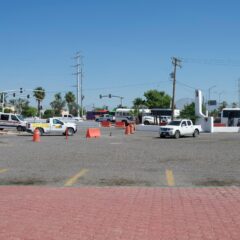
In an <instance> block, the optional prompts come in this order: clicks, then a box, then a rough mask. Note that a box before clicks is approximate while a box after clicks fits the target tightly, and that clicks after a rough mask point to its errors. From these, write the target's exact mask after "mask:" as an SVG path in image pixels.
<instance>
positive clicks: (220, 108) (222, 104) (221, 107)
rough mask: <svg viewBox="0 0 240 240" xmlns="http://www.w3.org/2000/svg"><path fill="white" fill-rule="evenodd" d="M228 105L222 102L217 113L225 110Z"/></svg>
mask: <svg viewBox="0 0 240 240" xmlns="http://www.w3.org/2000/svg"><path fill="white" fill-rule="evenodd" d="M227 105H228V103H227V102H226V101H223V102H222V103H220V105H219V107H218V111H219V112H221V111H222V110H223V108H226V107H227Z"/></svg>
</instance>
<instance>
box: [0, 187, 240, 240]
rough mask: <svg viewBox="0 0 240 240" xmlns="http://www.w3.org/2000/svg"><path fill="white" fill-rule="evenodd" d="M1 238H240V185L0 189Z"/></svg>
mask: <svg viewBox="0 0 240 240" xmlns="http://www.w3.org/2000/svg"><path fill="white" fill-rule="evenodd" d="M0 207H1V209H0V239H1V240H38V239H39V240H50V239H51V240H55V239H56V240H62V239H66V240H75V239H79V240H85V239H88V240H90V239H102V240H115V239H117V240H120V239H122V240H133V239H135V240H141V239H143V240H145V239H149V240H155V239H157V240H164V239H166V240H172V239H180V240H182V239H184V240H185V239H186V240H187V239H189V240H195V239H196V240H197V239H204V240H206V239H216V240H221V239H224V240H228V239H236V240H239V239H240V188H235V187H232V188H231V187H230V188H43V187H0Z"/></svg>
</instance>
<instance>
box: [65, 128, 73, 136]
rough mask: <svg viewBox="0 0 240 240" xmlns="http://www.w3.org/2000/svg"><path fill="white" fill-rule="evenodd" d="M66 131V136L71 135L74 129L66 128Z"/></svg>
mask: <svg viewBox="0 0 240 240" xmlns="http://www.w3.org/2000/svg"><path fill="white" fill-rule="evenodd" d="M67 131H68V136H72V135H73V134H74V129H73V128H67ZM65 134H66V133H65Z"/></svg>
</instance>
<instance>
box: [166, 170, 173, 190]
mask: <svg viewBox="0 0 240 240" xmlns="http://www.w3.org/2000/svg"><path fill="white" fill-rule="evenodd" d="M166 179H167V184H168V186H169V187H173V186H175V180H174V176H173V172H172V170H166Z"/></svg>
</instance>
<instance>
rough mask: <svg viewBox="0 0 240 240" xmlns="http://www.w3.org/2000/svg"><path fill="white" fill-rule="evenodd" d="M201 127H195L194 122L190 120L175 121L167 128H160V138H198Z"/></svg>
mask: <svg viewBox="0 0 240 240" xmlns="http://www.w3.org/2000/svg"><path fill="white" fill-rule="evenodd" d="M200 130H201V126H200V125H193V123H192V121H191V120H189V119H182V120H173V121H171V122H170V123H168V124H167V125H166V126H163V127H160V129H159V136H160V138H163V137H175V138H179V137H181V136H187V135H190V136H193V137H197V136H198V135H199V133H200Z"/></svg>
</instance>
